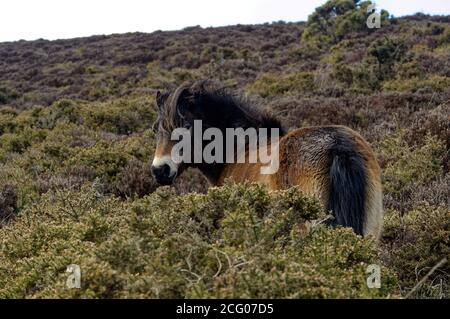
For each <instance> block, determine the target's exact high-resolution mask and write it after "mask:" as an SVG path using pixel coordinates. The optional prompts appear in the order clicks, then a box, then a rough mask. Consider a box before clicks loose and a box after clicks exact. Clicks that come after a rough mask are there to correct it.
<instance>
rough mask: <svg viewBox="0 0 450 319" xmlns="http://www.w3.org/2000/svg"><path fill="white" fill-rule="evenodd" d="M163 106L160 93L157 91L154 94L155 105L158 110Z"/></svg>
mask: <svg viewBox="0 0 450 319" xmlns="http://www.w3.org/2000/svg"><path fill="white" fill-rule="evenodd" d="M163 104H164V101H163V95H162V94H161V91H158V92H156V105H157V106H158V108H161V106H162V105H163Z"/></svg>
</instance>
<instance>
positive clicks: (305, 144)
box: [152, 81, 383, 238]
mask: <svg viewBox="0 0 450 319" xmlns="http://www.w3.org/2000/svg"><path fill="white" fill-rule="evenodd" d="M156 101H157V106H158V113H159V117H158V120H157V121H156V122H155V124H154V129H155V133H156V136H157V147H156V151H155V157H154V159H153V163H152V172H153V174H154V176H155V178H156V180H157V181H158V182H159V183H160V184H171V183H172V182H173V181H174V179H175V178H176V176H178V175H180V174H181V173H182V171H183V170H184V169H185V168H186V167H189V166H191V167H195V168H198V169H199V170H200V171H201V172H202V173H203V174H204V175H205V177H206V178H207V179H208V181H209V182H210V184H212V185H222V184H223V182H224V180H225V179H231V180H233V181H235V182H245V181H249V182H257V183H261V184H264V185H266V186H267V187H268V188H269V189H270V190H278V189H284V188H288V187H291V186H294V185H298V186H299V187H300V188H301V190H302V191H303V192H304V193H306V194H309V195H311V196H315V197H317V198H319V200H320V201H321V202H322V203H323V204H324V205H325V207H327V209H328V210H329V211H330V212H331V213H332V214H333V216H334V221H333V222H332V224H334V225H343V226H346V227H352V228H353V229H354V231H355V232H356V233H357V234H361V235H364V236H367V235H372V236H374V237H375V238H378V237H379V234H380V231H381V227H382V220H383V209H382V191H381V181H380V167H379V166H378V163H377V161H376V158H375V155H374V153H373V151H372V149H371V147H370V145H369V144H368V143H367V142H366V141H365V140H364V138H362V137H361V136H360V135H359V134H358V133H357V132H355V131H353V130H352V129H350V128H348V127H345V126H316V127H304V128H299V129H295V130H292V131H290V132H289V133H287V132H285V131H284V130H283V127H282V125H281V124H280V122H279V121H278V120H277V119H276V118H274V117H273V116H272V115H270V114H269V113H267V112H265V111H262V110H261V109H258V108H255V107H252V106H250V105H249V103H248V102H247V101H246V100H245V99H244V98H243V97H242V96H238V95H236V94H233V93H231V92H230V91H228V90H226V89H221V88H218V87H217V86H215V85H213V84H211V83H210V82H206V81H201V82H196V83H193V84H190V83H186V84H183V85H181V86H180V87H178V88H177V89H176V90H174V91H172V92H169V93H165V94H161V93H160V92H158V93H157V97H156ZM194 120H202V129H206V128H210V127H213V128H218V129H219V130H220V131H221V132H225V130H226V128H243V129H247V128H257V129H259V128H267V129H269V131H270V129H271V128H275V129H279V132H280V135H281V137H280V138H279V140H278V141H277V142H276V143H277V145H276V149H277V151H278V152H279V156H278V158H279V161H278V163H279V164H278V170H277V171H276V172H275V173H273V174H269V175H264V174H261V170H260V168H261V166H262V163H261V162H256V163H248V162H246V163H229V162H224V161H223V162H213V163H205V162H197V163H192V161H190V162H189V161H188V162H187V163H186V162H181V163H178V164H177V163H175V161H173V160H172V156H171V151H172V147H173V146H174V145H175V143H176V141H172V140H171V133H172V132H173V130H174V129H175V128H178V127H184V128H187V129H189V130H192V127H193V123H194ZM194 135H195V134H192V136H193V137H192V140H191V143H192V145H196V144H198V143H201V141H198V140H196V139H195V136H194ZM224 135H225V134H224ZM223 143H224V144H225V143H226V141H225V140H224V141H223ZM270 143H275V142H273V141H272V139H270V137H269V145H271V144H270ZM244 152H247V153H249V152H250V150H249V148H248V147H247V148H245V149H244ZM247 155H248V154H247Z"/></svg>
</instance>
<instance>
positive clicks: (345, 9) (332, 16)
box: [302, 0, 389, 47]
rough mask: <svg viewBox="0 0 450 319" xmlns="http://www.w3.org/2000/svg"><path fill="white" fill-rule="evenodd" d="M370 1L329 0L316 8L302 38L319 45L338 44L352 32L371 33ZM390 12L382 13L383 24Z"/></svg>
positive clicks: (309, 18)
mask: <svg viewBox="0 0 450 319" xmlns="http://www.w3.org/2000/svg"><path fill="white" fill-rule="evenodd" d="M371 4H372V3H371V2H370V1H362V2H361V1H360V0H329V1H327V2H326V3H325V4H323V5H322V6H320V7H318V8H316V10H315V11H314V13H313V14H311V15H310V16H309V17H308V22H307V25H306V28H305V31H304V32H303V35H302V40H303V41H305V42H309V43H313V44H314V45H316V46H319V47H327V46H330V45H333V44H337V43H338V42H340V41H341V40H342V39H344V38H345V36H347V35H348V34H350V33H352V32H363V33H365V34H367V33H369V32H370V31H371V29H369V28H368V27H367V25H366V21H367V18H368V16H369V14H370V13H367V9H368V7H369V6H370V5H371ZM388 15H389V14H388V13H387V11H385V10H382V11H381V13H380V18H381V24H382V25H384V26H385V25H386V21H387V18H388Z"/></svg>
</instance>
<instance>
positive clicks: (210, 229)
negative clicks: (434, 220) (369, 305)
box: [0, 185, 395, 298]
mask: <svg viewBox="0 0 450 319" xmlns="http://www.w3.org/2000/svg"><path fill="white" fill-rule="evenodd" d="M321 216H323V212H322V208H321V207H320V205H318V203H317V202H316V201H314V200H312V199H309V198H307V197H304V196H303V195H302V194H301V193H300V192H299V190H298V189H296V188H293V189H290V190H286V191H279V192H275V193H273V194H269V193H268V192H267V191H266V190H265V189H264V188H262V187H261V186H256V185H255V186H250V185H240V186H234V185H227V186H225V187H221V188H212V189H210V190H209V192H208V194H206V195H200V194H189V195H184V196H177V195H176V194H175V193H174V191H173V189H170V188H167V187H165V188H160V189H158V190H157V191H156V192H155V193H153V194H152V195H150V196H146V197H144V198H143V199H140V200H137V201H135V202H133V203H128V202H121V201H119V200H117V199H115V198H112V197H103V196H101V195H99V194H98V193H97V192H95V191H94V190H92V189H91V188H85V189H83V190H82V191H77V192H75V191H63V192H49V193H47V194H45V195H44V196H42V197H41V199H40V200H39V201H38V202H37V203H36V204H35V205H33V206H30V207H29V208H27V209H25V210H24V211H23V212H22V213H21V215H20V216H19V217H18V218H17V220H16V222H15V223H14V225H13V226H12V225H10V226H6V227H4V228H3V229H0V244H1V249H2V252H3V254H1V255H0V296H1V297H10V298H11V297H35V298H36V297H77V298H82V297H83V298H92V297H96V298H111V297H114V298H116V297H119V298H123V297H128V298H130V297H131V298H133V297H134V298H143V297H161V298H186V297H202V298H204V297H207V298H210V297H224V298H231V297H233V298H244V297H246V298H262V297H270V298H276V297H278V298H281V297H287V298H301V297H309V298H324V297H376V296H378V297H381V296H392V293H395V287H394V285H395V277H393V276H392V274H391V273H390V272H389V271H386V273H385V275H384V276H383V277H382V278H383V285H382V289H379V290H378V289H368V288H367V286H366V274H365V267H366V265H368V264H370V263H374V262H376V261H377V256H376V249H375V248H374V246H373V243H372V242H371V241H370V240H368V239H362V238H361V237H359V236H356V235H355V234H354V233H353V232H352V231H351V230H349V229H344V228H339V229H336V230H332V229H329V228H327V227H325V226H323V225H320V224H317V223H315V222H314V220H316V219H317V218H321ZM73 263H75V264H78V265H80V267H81V270H82V279H81V280H82V287H81V289H69V288H67V287H66V280H67V273H66V272H65V270H66V267H67V266H68V265H69V264H73Z"/></svg>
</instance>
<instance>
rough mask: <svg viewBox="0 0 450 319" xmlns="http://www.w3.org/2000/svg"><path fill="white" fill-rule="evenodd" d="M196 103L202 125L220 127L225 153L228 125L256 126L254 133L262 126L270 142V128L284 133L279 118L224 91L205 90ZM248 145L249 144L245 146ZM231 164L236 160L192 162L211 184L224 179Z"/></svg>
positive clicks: (236, 126)
mask: <svg viewBox="0 0 450 319" xmlns="http://www.w3.org/2000/svg"><path fill="white" fill-rule="evenodd" d="M199 104H200V105H199V110H201V116H200V117H201V118H202V122H203V129H206V128H208V127H215V128H218V129H220V130H221V132H222V134H223V137H224V139H223V150H224V153H225V150H226V144H227V135H226V129H227V128H233V129H237V128H242V129H244V130H246V129H248V128H255V129H256V130H257V134H259V132H258V129H261V128H265V129H267V133H268V134H269V136H267V139H268V142H270V139H271V133H272V132H271V129H272V128H277V129H279V131H278V135H279V137H281V136H282V135H284V134H285V131H284V129H283V127H282V125H281V123H280V122H279V121H278V119H276V118H275V117H272V116H271V115H269V114H268V113H266V112H264V111H263V110H261V109H258V108H254V107H252V106H250V105H248V104H247V102H246V101H244V100H242V99H241V98H239V97H235V96H233V95H231V94H227V93H226V92H208V93H206V94H204V95H203V96H202V97H201V99H200V101H199ZM257 139H258V140H259V135H257ZM247 147H248V145H246V147H245V149H246V150H247ZM235 152H236V148H235ZM232 165H236V164H233V163H211V164H207V163H201V164H195V165H194V167H196V168H198V169H199V170H200V171H201V172H202V173H203V175H204V176H205V177H206V178H207V179H208V181H209V182H210V183H211V184H212V185H218V184H219V183H220V181H221V180H223V173H224V170H225V168H229V166H232Z"/></svg>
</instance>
